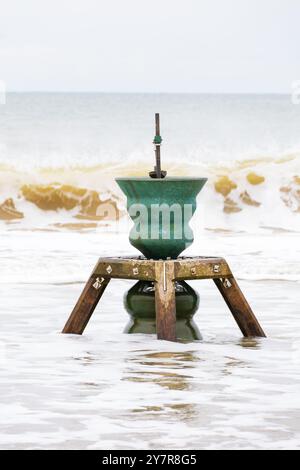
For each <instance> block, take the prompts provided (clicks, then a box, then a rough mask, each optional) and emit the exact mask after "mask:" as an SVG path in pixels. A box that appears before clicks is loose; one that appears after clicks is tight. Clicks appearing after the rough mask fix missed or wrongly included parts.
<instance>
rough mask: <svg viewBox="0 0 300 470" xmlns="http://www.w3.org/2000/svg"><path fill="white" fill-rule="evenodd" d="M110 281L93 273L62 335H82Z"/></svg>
mask: <svg viewBox="0 0 300 470" xmlns="http://www.w3.org/2000/svg"><path fill="white" fill-rule="evenodd" d="M109 281H110V278H99V277H97V276H96V275H95V274H94V272H93V274H92V275H91V276H90V278H89V280H88V282H87V283H86V285H85V288H84V289H83V291H82V293H81V295H80V297H79V299H78V301H77V303H76V305H75V307H74V309H73V311H72V313H71V315H70V317H69V319H68V321H67V323H66V324H65V326H64V329H63V330H62V333H69V334H75V335H82V333H83V332H84V330H85V327H86V325H87V324H88V322H89V320H90V318H91V316H92V314H93V312H94V310H95V308H96V306H97V303H98V302H99V300H100V298H101V297H102V294H103V292H104V291H105V289H106V287H107V284H108V283H109Z"/></svg>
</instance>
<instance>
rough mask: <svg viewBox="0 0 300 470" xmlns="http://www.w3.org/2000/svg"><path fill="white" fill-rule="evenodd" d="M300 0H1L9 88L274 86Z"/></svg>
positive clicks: (294, 45)
mask: <svg viewBox="0 0 300 470" xmlns="http://www.w3.org/2000/svg"><path fill="white" fill-rule="evenodd" d="M297 79H298V80H300V0H0V80H4V81H5V82H6V84H7V89H8V90H16V91H31V90H49V91H50V90H55V91H58V90H60V91H105V92H110V91H112V92H203V93H205V92H271V93H272V92H275V93H276V92H279V93H289V92H290V90H291V83H292V82H293V80H297Z"/></svg>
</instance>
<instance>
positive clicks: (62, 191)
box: [0, 93, 300, 449]
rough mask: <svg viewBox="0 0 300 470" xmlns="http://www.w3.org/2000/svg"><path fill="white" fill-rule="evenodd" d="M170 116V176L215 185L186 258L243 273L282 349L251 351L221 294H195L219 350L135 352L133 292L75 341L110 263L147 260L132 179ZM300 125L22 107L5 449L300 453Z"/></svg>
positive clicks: (69, 101) (8, 156)
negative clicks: (70, 327) (219, 260)
mask: <svg viewBox="0 0 300 470" xmlns="http://www.w3.org/2000/svg"><path fill="white" fill-rule="evenodd" d="M155 112H160V114H161V133H162V137H163V146H162V166H163V168H164V169H166V170H167V171H168V174H169V175H170V176H180V175H182V176H189V175H190V176H200V177H204V176H205V177H208V178H209V180H208V183H207V185H206V187H205V188H204V189H203V191H202V192H201V193H200V195H199V198H198V209H197V212H196V214H195V216H194V218H193V221H192V224H191V225H192V227H193V230H194V234H195V242H194V244H193V245H192V246H191V247H190V248H189V249H188V250H187V251H186V254H190V255H216V256H219V255H220V256H224V257H226V259H227V260H228V262H229V264H230V266H231V268H232V270H233V272H234V273H235V275H236V277H237V279H238V282H239V284H240V285H241V287H242V289H243V291H244V293H245V295H246V297H247V299H248V301H249V302H250V304H251V306H252V307H253V310H254V311H255V313H256V315H257V317H258V318H259V320H260V322H261V324H262V326H263V328H264V329H265V331H266V333H267V336H268V338H267V339H257V340H255V339H243V338H242V337H241V333H240V331H239V330H238V328H237V325H236V324H235V322H234V320H233V318H232V317H231V314H230V312H229V311H228V309H227V307H226V305H225V303H224V302H223V300H222V298H221V296H220V295H219V293H218V291H217V290H216V288H215V286H214V285H213V283H212V282H211V281H199V282H192V283H191V284H192V286H193V287H194V288H195V289H197V290H198V292H199V293H200V297H201V302H200V308H199V312H198V314H197V315H196V316H195V320H196V322H197V324H198V325H199V328H200V330H201V333H202V335H203V338H204V339H203V341H202V342H197V343H190V344H173V343H167V342H163V341H159V342H158V341H157V340H156V339H155V337H152V336H147V335H125V334H123V333H122V331H123V329H124V327H125V325H126V323H127V315H126V312H125V310H124V308H123V304H122V296H123V293H124V292H125V291H126V290H127V289H128V288H129V287H130V286H131V285H132V283H131V281H125V280H124V281H121V280H120V281H117V280H113V281H112V282H111V283H110V285H109V286H108V288H107V290H106V292H105V294H104V296H103V298H102V299H101V302H100V304H99V306H98V307H97V309H96V311H95V313H94V315H93V317H92V319H91V321H90V324H89V325H88V327H87V329H86V331H85V334H84V335H83V336H82V337H77V336H72V335H70V336H68V335H60V330H61V329H62V327H63V325H64V323H65V321H66V319H67V317H68V315H69V313H70V311H71V310H72V308H73V306H74V303H75V301H76V299H77V297H78V295H79V294H80V291H81V290H82V288H83V285H84V282H85V280H86V279H87V278H88V276H89V274H90V271H91V270H92V268H93V266H94V264H95V262H96V260H97V257H98V256H109V255H118V254H120V255H124V254H134V253H135V250H134V249H133V247H131V246H130V245H129V242H128V230H129V228H130V222H129V221H128V219H127V218H126V215H125V200H124V199H123V196H122V194H121V193H120V192H119V190H118V188H117V185H116V184H115V183H114V178H115V177H117V176H135V175H136V176H145V175H147V173H148V171H149V170H151V169H152V167H153V165H154V153H153V146H152V144H151V142H152V139H153V135H154V129H153V120H154V119H153V118H154V113H155ZM299 122H300V106H296V105H293V104H292V103H291V101H290V98H289V97H288V96H275V95H274V96H272V95H268V96H256V95H252V96H250V95H247V96H246V95H245V96H244V95H241V96H237V95H226V96H221V95H218V96H215V95H134V94H128V95H126V94H119V95H118V94H114V95H109V94H51V93H49V94H9V95H8V96H7V100H6V105H1V106H0V218H1V220H0V226H1V227H0V230H1V232H0V256H1V258H0V260H1V270H0V299H1V305H2V308H1V315H0V321H1V337H0V384H1V387H0V407H1V419H0V447H1V448H4V449H16V448H22V449H28V448H34V449H39V448H41V449H47V448H50V449H53V448H61V449H68V448H70V449H76V448H82V449H97V448H98V449H99V448H100V449H118V448H121V449H138V448H146V449H155V448H163V449H176V448H200V449H202V448H204V449H213V448H217V449H229V448H236V449H238V448H241V449H246V448H255V449H263V448H270V449H277V448H278V449H287V448H299V447H300V445H299V439H300V410H299V405H300V398H299V397H300V380H299V379H300V377H299V375H300V374H299V365H300V364H299V363H300V333H299V331H300V320H299V299H300V294H299V289H300V267H299V255H300V244H299V235H300V159H299V156H300V134H299ZM103 204H111V205H113V207H115V208H116V210H115V211H114V210H113V211H112V212H111V213H109V214H108V215H106V216H103V210H102V207H103Z"/></svg>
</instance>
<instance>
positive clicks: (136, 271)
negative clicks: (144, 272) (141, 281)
mask: <svg viewBox="0 0 300 470" xmlns="http://www.w3.org/2000/svg"><path fill="white" fill-rule="evenodd" d="M132 272H133V274H134V275H135V276H137V275H138V273H139V270H138V268H133V270H132Z"/></svg>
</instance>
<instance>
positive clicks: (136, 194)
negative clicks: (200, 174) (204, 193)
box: [116, 177, 207, 259]
mask: <svg viewBox="0 0 300 470" xmlns="http://www.w3.org/2000/svg"><path fill="white" fill-rule="evenodd" d="M206 181H207V179H206V178H188V177H187V178H181V177H180V178H170V177H167V178H164V179H151V178H117V179H116V182H117V183H118V185H119V186H120V188H121V189H122V191H123V192H124V194H125V195H126V196H127V210H128V212H129V214H130V216H131V218H132V220H133V221H134V224H135V225H134V227H133V228H132V230H131V232H130V236H129V240H130V243H131V244H132V245H133V246H134V247H136V248H137V249H138V250H139V251H141V253H143V254H144V255H145V256H146V258H153V259H166V258H168V257H171V258H177V257H178V255H179V254H180V253H181V252H182V251H183V250H185V249H186V248H187V247H188V246H189V245H191V244H192V242H193V233H192V230H191V229H190V227H189V221H190V219H191V217H192V215H193V213H194V212H195V210H196V197H197V194H198V193H199V192H200V191H201V189H202V188H203V186H204V184H205V183H206ZM137 205H141V206H142V207H143V208H144V209H142V212H143V213H141V211H138V206H137ZM163 205H165V207H167V208H169V212H168V210H160V209H162V208H163ZM184 206H186V207H187V208H186V210H184ZM178 210H179V212H178ZM180 213H181V216H180ZM163 214H164V215H163ZM145 216H146V217H145ZM153 233H154V234H155V237H153Z"/></svg>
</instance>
